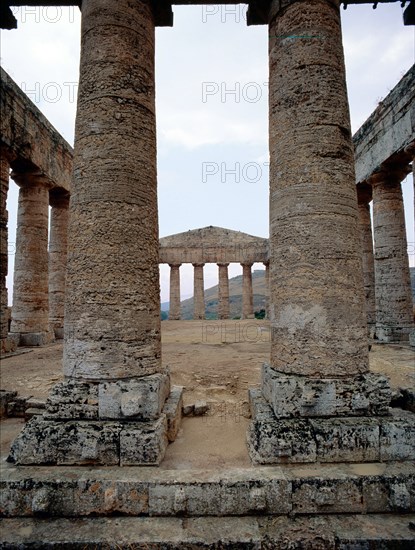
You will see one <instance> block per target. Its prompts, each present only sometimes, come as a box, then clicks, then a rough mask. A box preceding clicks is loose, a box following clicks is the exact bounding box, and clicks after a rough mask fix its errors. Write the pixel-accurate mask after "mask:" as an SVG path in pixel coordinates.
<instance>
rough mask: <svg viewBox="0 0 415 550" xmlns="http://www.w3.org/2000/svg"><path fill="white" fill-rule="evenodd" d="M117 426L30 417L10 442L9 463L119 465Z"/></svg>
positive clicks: (114, 424)
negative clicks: (23, 427) (11, 442)
mask: <svg viewBox="0 0 415 550" xmlns="http://www.w3.org/2000/svg"><path fill="white" fill-rule="evenodd" d="M120 431H121V425H120V424H118V423H114V422H113V423H110V422H93V421H87V422H85V421H84V422H79V421H78V422H73V421H72V422H71V421H69V422H55V421H53V420H47V419H45V418H44V417H43V416H34V417H33V418H32V419H31V420H30V421H29V422H28V424H27V425H26V426H25V429H24V430H23V431H22V432H21V433H20V434H19V435H18V436H17V438H16V439H15V440H14V442H13V444H12V447H11V450H10V455H9V457H8V461H9V462H15V463H16V464H91V463H94V464H103V465H104V464H105V465H113V464H118V463H119V434H120Z"/></svg>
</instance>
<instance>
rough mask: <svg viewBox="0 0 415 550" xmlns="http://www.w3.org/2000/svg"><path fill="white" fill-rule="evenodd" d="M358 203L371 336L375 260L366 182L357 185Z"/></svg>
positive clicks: (369, 199) (374, 307) (370, 192)
mask: <svg viewBox="0 0 415 550" xmlns="http://www.w3.org/2000/svg"><path fill="white" fill-rule="evenodd" d="M357 200H358V205H359V225H360V236H361V239H362V260H363V280H364V286H365V296H366V315H367V327H368V335H369V336H370V337H371V338H373V337H374V334H375V325H376V304H375V260H374V256H373V236H372V223H371V217H370V206H369V203H370V201H371V200H372V188H371V186H370V185H368V184H363V185H358V186H357Z"/></svg>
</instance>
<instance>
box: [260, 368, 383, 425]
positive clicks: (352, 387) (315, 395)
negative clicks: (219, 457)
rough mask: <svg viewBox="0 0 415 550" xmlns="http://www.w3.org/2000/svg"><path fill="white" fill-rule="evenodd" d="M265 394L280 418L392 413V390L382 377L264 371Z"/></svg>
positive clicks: (265, 369) (266, 369)
mask: <svg viewBox="0 0 415 550" xmlns="http://www.w3.org/2000/svg"><path fill="white" fill-rule="evenodd" d="M262 395H263V397H264V398H265V399H266V401H267V402H268V403H269V405H270V406H271V408H272V409H273V411H274V414H275V416H276V417H277V418H293V417H306V418H307V417H333V416H341V417H343V416H378V415H388V414H390V411H389V407H390V403H391V399H392V391H391V388H390V385H389V380H388V378H387V377H386V376H384V375H383V374H378V373H372V372H368V373H366V374H361V375H358V376H353V377H347V378H344V379H343V378H309V377H306V376H299V375H298V376H297V375H289V374H286V373H281V372H278V371H276V370H274V369H273V368H272V367H270V366H269V365H268V364H266V363H265V364H264V365H263V368H262Z"/></svg>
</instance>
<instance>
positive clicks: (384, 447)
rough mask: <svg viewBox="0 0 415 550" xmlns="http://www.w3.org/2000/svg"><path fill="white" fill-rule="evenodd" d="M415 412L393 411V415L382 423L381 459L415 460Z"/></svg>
mask: <svg viewBox="0 0 415 550" xmlns="http://www.w3.org/2000/svg"><path fill="white" fill-rule="evenodd" d="M414 458H415V413H413V412H410V411H399V410H394V411H393V417H392V418H391V419H388V420H386V419H385V420H384V421H383V422H382V423H381V424H380V460H414Z"/></svg>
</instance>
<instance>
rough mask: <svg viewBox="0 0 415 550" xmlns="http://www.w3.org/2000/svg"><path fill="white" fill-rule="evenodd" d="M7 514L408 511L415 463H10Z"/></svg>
mask: <svg viewBox="0 0 415 550" xmlns="http://www.w3.org/2000/svg"><path fill="white" fill-rule="evenodd" d="M3 466H4V467H3V469H2V472H1V482H0V495H1V496H0V515H1V516H3V517H8V518H13V517H36V516H38V517H39V516H42V515H47V516H49V517H78V518H79V517H85V516H110V515H120V516H122V515H128V516H148V517H157V516H158V517H163V516H164V517H169V516H170V517H174V516H176V517H180V516H183V517H207V516H247V515H274V516H277V515H280V516H287V515H292V514H295V515H310V514H311V515H314V514H315V515H319V516H321V515H330V514H382V513H386V514H388V513H395V514H403V513H410V512H415V465H414V464H413V463H412V462H404V463H372V464H313V465H309V464H303V465H297V466H282V467H281V466H277V467H275V466H272V467H251V468H246V469H233V470H222V471H219V472H216V471H213V470H164V469H162V468H149V467H124V468H119V467H104V468H98V467H88V466H85V467H79V466H77V467H75V466H73V467H70V466H67V467H57V466H50V467H34V466H26V467H16V466H12V465H9V464H7V463H5V462H4V461H3Z"/></svg>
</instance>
